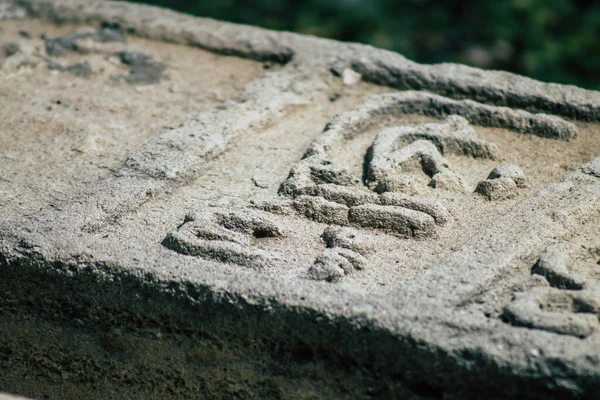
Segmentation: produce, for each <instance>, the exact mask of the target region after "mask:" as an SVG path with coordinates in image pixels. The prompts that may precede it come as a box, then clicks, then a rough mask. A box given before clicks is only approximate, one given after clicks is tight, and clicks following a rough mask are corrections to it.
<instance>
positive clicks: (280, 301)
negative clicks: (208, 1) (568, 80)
mask: <svg viewBox="0 0 600 400" xmlns="http://www.w3.org/2000/svg"><path fill="white" fill-rule="evenodd" d="M3 4H6V3H3ZM14 4H17V5H16V6H14V5H13V3H11V6H10V7H0V28H1V29H2V35H0V48H1V49H2V52H0V103H2V107H0V120H1V121H2V123H0V161H1V162H0V310H2V312H0V329H1V331H2V333H3V334H2V335H0V370H1V371H2V373H0V387H1V388H2V390H8V391H11V392H17V393H19V392H20V393H24V394H27V395H29V396H31V397H40V398H41V397H49V398H94V397H98V396H99V394H98V393H99V392H98V390H101V393H100V396H101V395H102V394H106V393H110V394H111V395H113V397H123V398H129V397H140V398H141V397H143V398H169V397H174V396H175V397H181V398H232V397H236V396H237V397H239V396H243V397H244V396H245V397H249V398H270V397H283V398H303V397H307V396H308V397H315V398H344V397H348V398H368V397H373V396H375V397H382V396H383V397H390V398H431V397H439V398H442V397H444V398H490V397H494V398H499V399H509V398H532V399H534V398H542V397H543V398H549V397H555V398H573V399H575V398H593V396H594V395H595V394H596V393H597V392H598V387H600V370H599V368H598V366H599V365H600V356H599V355H600V347H599V345H598V340H597V339H598V335H599V332H600V327H599V326H598V314H599V311H598V310H599V309H600V304H599V300H598V299H599V297H598V293H599V292H598V287H599V286H598V279H599V278H600V274H599V272H598V271H599V269H598V263H599V262H600V250H599V248H598V242H597V237H598V226H600V214H598V210H599V209H600V180H599V179H598V177H599V176H600V174H599V173H597V172H598V170H599V168H597V166H598V160H599V158H597V157H598V154H600V141H599V140H598V137H597V135H598V133H597V132H598V121H600V94H598V92H594V91H588V90H583V89H579V88H575V87H572V86H563V85H556V84H548V83H542V82H536V81H533V80H531V79H528V78H524V77H519V76H516V75H512V74H508V73H504V72H498V71H482V70H478V69H474V68H470V67H466V66H460V65H453V64H442V65H419V64H417V63H414V62H412V61H409V60H407V59H406V58H404V57H402V56H401V55H398V54H394V53H391V52H387V51H383V50H379V49H375V48H372V47H369V46H363V45H358V44H345V43H338V42H335V41H330V40H324V39H318V38H313V37H306V36H302V35H296V34H292V33H287V32H271V31H267V30H263V29H259V28H253V27H248V26H243V25H236V24H229V23H224V22H219V21H214V20H209V19H203V18H195V17H191V16H186V15H182V14H178V13H175V12H172V11H168V10H165V9H160V8H155V7H150V6H144V5H134V4H128V3H126V2H111V1H94V0H54V1H50V0H18V1H16V2H15V3H14ZM7 10H8V11H10V12H12V17H19V18H21V19H19V20H8V19H6V15H8V14H7V13H8V11H7ZM13 10H17V11H19V10H20V12H21V13H22V15H21V16H19V15H17V14H18V13H17V14H15V13H14V12H13ZM12 17H11V18H12ZM42 35H43V36H42ZM43 38H45V39H43ZM47 45H48V46H47ZM47 49H48V53H47ZM59 53H60V56H59ZM163 66H164V67H165V68H164V69H162V67H163ZM48 67H49V68H50V69H49V68H48ZM153 71H154V72H153ZM154 73H156V74H158V73H160V79H155V80H151V81H152V82H148V79H145V78H147V77H149V76H152V75H153V74H154ZM156 74H154V75H156ZM359 78H360V79H359ZM123 82H125V83H126V84H124V83H123ZM373 83H376V84H373ZM398 89H400V90H401V91H398ZM415 89H416V90H415ZM561 117H566V118H569V119H570V120H569V121H568V120H566V119H563V118H561ZM436 119H437V120H439V121H435V120H436ZM582 120H583V121H588V123H585V124H584V123H581V122H579V121H582ZM557 139H558V140H557ZM386 140H387V141H388V142H387V144H385V143H384V142H385V141H386ZM384 145H385V146H384ZM382 149H383V150H385V149H387V150H385V151H383V152H381V151H380V150H382ZM398 155H400V156H402V157H400V158H397V157H396V156H398ZM594 157H596V158H594ZM375 159H377V162H375V163H374V164H371V163H372V161H373V160H375ZM386 160H387V161H386ZM390 160H391V161H394V162H395V164H394V163H392V162H390ZM379 161H386V162H389V164H388V165H387V166H386V165H384V164H385V162H383V163H379ZM500 163H501V164H500ZM499 164H500V165H499ZM373 165H375V166H378V167H379V170H378V172H377V174H378V177H377V184H376V185H375V184H373V182H374V181H373V179H372V178H373V177H372V176H370V168H371V167H372V166H373ZM382 165H383V167H382ZM516 166H519V167H516ZM521 168H522V170H521ZM490 171H493V172H492V173H491V174H490ZM522 171H525V172H526V174H527V175H526V185H525V184H524V183H525V181H524V180H523V177H524V174H522V173H521V172H522ZM480 181H483V182H486V183H485V184H483V186H486V185H488V186H490V187H491V186H494V185H495V186H502V184H503V183H507V182H512V184H511V183H507V184H506V185H505V186H507V187H508V189H509V190H507V191H504V192H502V191H501V190H495V189H498V188H497V187H496V188H495V189H494V188H492V189H494V190H492V189H490V191H489V193H488V194H486V196H490V197H494V198H499V197H505V196H507V195H508V196H511V197H510V200H507V201H486V200H485V198H484V197H483V196H479V195H476V194H474V193H473V189H472V188H473V187H476V186H478V182H480ZM490 182H491V183H490ZM278 188H279V190H278ZM484 192H485V191H484ZM186 215H187V216H186ZM165 355H167V356H165ZM307 370H310V374H306V371H307ZM475 370H476V371H477V372H478V373H477V374H474V373H473V371H475ZM273 371H275V372H276V373H274V372H273ZM132 377H133V378H132ZM231 377H234V378H235V379H233V380H232V379H231ZM238 377H241V378H240V379H237V378H238ZM490 377H492V378H490ZM98 388H101V389H98ZM240 393H242V394H240Z"/></svg>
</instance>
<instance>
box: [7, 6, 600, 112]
mask: <svg viewBox="0 0 600 400" xmlns="http://www.w3.org/2000/svg"><path fill="white" fill-rule="evenodd" d="M15 2H16V3H17V4H19V5H20V6H22V7H24V8H25V9H26V10H27V12H28V13H29V15H32V16H37V17H40V18H43V19H46V20H50V21H57V22H88V23H92V22H100V21H105V20H111V21H118V22H119V23H120V24H121V25H122V26H123V27H124V28H126V29H129V30H131V31H133V32H134V33H135V34H137V35H140V36H143V37H147V38H151V39H155V40H163V41H169V42H175V43H181V44H187V45H190V46H197V47H200V48H203V49H206V50H209V51H212V52H215V53H219V54H231V55H236V56H240V57H247V58H251V59H255V60H261V61H265V60H269V61H275V62H279V63H287V62H289V61H292V60H294V61H295V62H297V63H299V64H303V65H313V66H322V67H327V68H334V69H339V68H345V67H352V68H353V69H355V70H356V71H358V72H359V73H360V74H361V75H362V76H363V78H364V79H365V80H367V81H370V82H374V83H377V84H381V85H385V86H389V87H393V88H397V89H413V90H426V91H429V92H433V93H437V94H440V95H444V96H447V97H450V98H454V99H466V98H469V99H472V100H476V101H479V102H482V103H487V104H494V105H500V106H508V107H513V108H522V109H525V110H529V111H533V112H547V113H550V114H557V115H562V116H565V117H568V118H573V119H578V120H583V121H599V120H600V93H598V92H595V91H591V90H585V89H581V88H577V87H575V86H568V85H560V84H553V83H544V82H539V81H535V80H533V79H529V78H525V77H523V76H519V75H515V74H511V73H508V72H501V71H483V70H481V69H477V68H471V67H467V66H463V65H458V64H436V65H420V64H418V63H415V62H412V61H410V60H408V59H406V58H405V57H403V56H402V55H400V54H397V53H393V52H390V51H385V50H380V49H375V48H373V47H371V46H365V45H358V44H344V43H338V42H335V41H332V40H326V39H318V38H311V37H305V36H302V35H298V34H292V33H287V32H281V33H277V32H272V31H268V30H264V29H260V28H254V27H249V26H245V25H237V24H231V23H225V22H218V21H215V20H211V19H207V18H196V17H190V16H187V15H184V14H180V13H177V12H173V11H169V10H165V9H161V8H157V7H151V6H145V5H137V4H127V3H121V2H111V1H86V0H15ZM332 60H333V61H332Z"/></svg>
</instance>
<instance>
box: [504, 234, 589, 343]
mask: <svg viewBox="0 0 600 400" xmlns="http://www.w3.org/2000/svg"><path fill="white" fill-rule="evenodd" d="M599 264H600V248H595V247H594V248H583V247H575V246H573V245H569V244H564V243H560V244H554V245H551V246H548V247H547V248H546V249H545V250H544V251H543V252H542V254H541V256H540V258H539V260H538V261H537V263H536V264H535V266H534V267H533V268H532V270H531V272H532V274H535V275H539V276H542V277H544V278H545V279H544V281H543V283H544V284H545V286H538V287H534V288H531V289H529V290H527V291H525V292H523V293H516V294H515V296H514V299H513V301H512V302H511V303H510V304H508V305H507V306H506V307H505V308H504V312H503V315H502V318H503V320H504V321H506V322H508V323H510V324H511V325H514V326H523V327H527V328H531V329H540V330H545V331H549V332H554V333H559V334H563V335H571V336H576V337H580V338H585V337H587V336H589V335H591V334H593V333H594V332H597V331H599V330H600V320H599V318H600V265H599Z"/></svg>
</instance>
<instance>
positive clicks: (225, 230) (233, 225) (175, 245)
mask: <svg viewBox="0 0 600 400" xmlns="http://www.w3.org/2000/svg"><path fill="white" fill-rule="evenodd" d="M284 234H285V232H284V230H283V229H282V228H280V227H279V226H278V225H277V224H276V223H274V222H272V221H271V220H269V219H268V218H266V217H264V216H262V215H259V214H258V213H257V212H256V211H252V210H230V209H218V208H214V209H208V210H203V211H200V212H197V213H192V214H188V215H187V216H186V218H185V220H184V222H183V223H182V224H181V225H180V226H179V228H178V229H177V230H175V231H173V232H170V233H169V234H168V235H167V237H166V238H165V239H164V241H163V245H164V246H165V247H167V248H169V249H171V250H174V251H176V252H178V253H181V254H186V255H193V256H201V257H204V258H208V259H213V260H217V261H221V262H230V263H234V264H238V265H243V266H247V267H251V268H262V267H264V266H266V265H269V263H272V262H273V261H274V259H275V256H274V255H273V254H272V253H271V252H266V251H264V250H261V249H257V248H254V247H253V246H252V242H253V240H255V239H262V238H274V237H280V236H283V235H284Z"/></svg>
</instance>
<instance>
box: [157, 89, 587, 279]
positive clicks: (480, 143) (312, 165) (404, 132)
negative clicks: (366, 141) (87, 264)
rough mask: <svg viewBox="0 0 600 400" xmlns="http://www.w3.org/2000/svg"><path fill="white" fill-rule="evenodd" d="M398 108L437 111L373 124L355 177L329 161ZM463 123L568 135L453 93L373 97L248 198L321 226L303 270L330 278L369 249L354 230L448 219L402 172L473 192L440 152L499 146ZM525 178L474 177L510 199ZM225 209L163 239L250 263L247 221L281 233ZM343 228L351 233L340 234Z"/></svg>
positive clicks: (352, 267) (551, 123)
mask: <svg viewBox="0 0 600 400" xmlns="http://www.w3.org/2000/svg"><path fill="white" fill-rule="evenodd" d="M404 114H421V115H427V116H435V117H440V118H444V119H443V120H442V121H441V122H440V123H429V124H421V125H418V126H391V127H386V128H384V129H382V130H381V131H380V132H379V133H378V134H377V136H376V137H375V139H374V141H373V143H372V146H371V147H370V149H369V151H368V153H367V154H366V157H365V173H364V176H363V177H358V176H356V175H355V174H353V172H352V171H351V169H350V168H349V167H348V166H347V165H345V164H344V163H342V162H338V161H336V158H335V152H336V151H337V150H338V148H339V147H340V146H343V145H344V144H345V143H346V142H349V141H351V140H352V139H354V138H356V137H358V136H360V135H362V134H363V133H364V132H366V131H367V130H368V129H369V128H371V127H373V126H376V125H379V124H382V123H386V122H387V121H389V120H390V118H391V117H397V116H400V115H404ZM470 123H475V124H479V125H483V126H489V127H501V128H506V129H512V130H514V131H517V132H523V133H532V134H536V135H539V136H544V137H551V138H555V139H563V140H566V139H568V138H571V137H573V136H575V135H576V128H575V126H574V125H573V124H571V123H569V122H566V121H564V120H562V119H560V118H558V117H554V116H549V115H545V114H531V113H528V112H525V111H521V110H512V109H509V108H506V107H494V106H489V105H484V104H479V103H476V102H473V101H470V100H463V101H456V100H451V99H447V98H444V97H441V96H436V95H432V94H429V93H424V92H413V91H408V92H400V93H389V94H383V95H375V96H372V97H370V98H369V99H368V100H367V101H366V102H364V103H363V104H362V105H360V106H358V107H355V108H354V109H352V110H349V111H348V112H345V113H343V114H341V115H339V116H337V117H335V118H334V119H333V120H331V121H330V122H329V123H328V124H327V125H326V127H325V129H324V131H323V132H322V133H321V135H319V137H318V138H317V139H316V140H314V141H313V142H312V144H311V145H310V146H309V148H308V149H307V151H306V152H305V154H304V157H303V158H302V159H301V160H300V161H298V162H297V163H296V164H295V165H294V166H293V167H292V169H291V171H290V173H289V176H288V178H287V179H286V180H285V181H284V182H283V183H282V184H281V186H280V188H279V194H280V195H281V197H279V198H276V199H270V200H267V201H262V202H252V203H251V206H252V207H253V208H257V209H261V210H263V211H268V212H271V213H276V214H283V215H295V216H299V217H302V218H306V219H308V220H312V221H316V222H319V223H324V224H327V225H330V227H328V228H327V229H326V230H325V231H324V233H323V235H322V237H323V239H324V241H325V244H326V248H325V249H324V250H323V251H322V253H321V254H320V255H319V256H317V258H316V259H315V261H314V264H313V265H312V266H311V267H310V268H309V269H308V276H309V277H310V278H312V279H317V280H325V281H337V280H339V279H341V278H342V277H344V276H346V275H348V274H351V273H353V272H354V271H357V270H361V269H363V268H365V267H366V265H367V264H368V252H365V251H364V250H360V249H359V248H358V247H357V248H353V247H352V246H350V245H349V244H348V243H351V242H352V243H355V244H356V243H358V242H360V240H359V239H358V238H359V237H362V236H361V235H359V234H358V231H357V230H356V229H354V228H371V229H376V230H382V231H384V232H386V233H390V234H393V235H395V236H399V237H402V238H426V237H433V236H435V235H436V231H437V229H438V227H441V226H443V225H445V224H447V223H449V222H451V221H452V216H451V214H450V212H449V211H448V209H447V208H446V207H445V206H444V204H443V203H442V202H440V201H439V200H437V199H433V198H428V197H419V196H413V195H411V193H414V190H413V189H411V187H410V186H411V180H410V174H412V172H413V170H414V167H415V166H417V167H418V168H420V170H421V171H422V172H423V173H424V174H426V175H427V176H428V177H429V178H430V182H429V186H431V187H433V188H434V189H436V190H448V191H458V192H467V193H471V192H473V189H472V188H470V187H468V185H467V184H466V183H465V180H464V179H463V178H462V177H461V176H460V175H459V174H458V173H456V172H454V171H453V170H452V166H451V165H450V162H449V161H448V159H447V158H446V157H445V155H447V154H455V155H459V156H464V157H469V158H472V159H492V160H493V159H496V157H497V153H498V148H497V146H496V145H495V144H494V143H490V142H487V141H485V140H481V139H479V138H477V135H476V133H475V131H474V130H473V128H472V127H471V126H470ZM524 185H525V176H524V174H523V172H522V171H521V170H520V169H519V168H518V167H517V166H514V165H505V164H501V165H500V166H498V167H497V168H495V169H494V170H493V171H492V172H491V173H490V175H489V177H488V179H487V180H485V181H483V182H481V183H480V185H478V188H477V190H476V192H478V193H481V194H483V195H485V196H487V197H488V198H489V199H490V200H497V199H503V198H509V197H512V196H513V195H514V194H515V191H516V190H517V189H518V188H520V187H523V186H524ZM225 213H226V211H223V210H212V211H206V212H204V213H201V214H199V215H196V216H194V217H193V218H190V219H189V220H187V222H186V223H184V225H182V226H181V227H180V228H179V229H178V230H177V231H175V232H172V233H170V234H169V236H167V238H166V239H165V241H164V243H163V244H164V245H165V246H167V247H169V248H170V249H173V250H175V251H178V252H180V253H183V254H191V255H198V256H202V257H205V258H211V259H216V260H220V261H224V262H232V263H236V264H240V265H248V266H252V267H257V268H258V267H262V266H265V265H267V264H268V263H269V262H271V261H273V260H272V257H270V256H269V254H267V252H265V251H262V250H260V249H257V248H253V247H252V246H250V245H249V244H248V242H249V238H251V237H252V236H253V235H254V233H253V232H254V231H253V230H252V229H251V228H249V227H250V226H261V227H262V228H260V229H262V230H264V231H265V232H270V235H271V236H273V237H277V236H280V235H281V232H280V231H279V230H278V229H276V226H273V225H270V222H269V221H267V220H264V219H260V218H258V217H253V218H254V219H252V221H254V222H251V221H250V220H248V218H251V217H250V214H246V211H235V212H233V211H231V213H238V214H235V215H238V217H237V218H246V219H245V220H244V221H245V222H244V223H243V224H237V225H236V226H232V225H231V224H230V223H228V222H227V221H228V219H227V218H231V217H227V218H226V217H225ZM232 215H233V214H232ZM261 218H262V217H261ZM258 221H260V223H259V222H258ZM267 226H270V228H268V229H267V228H265V227H267ZM340 229H341V231H338V230H340ZM350 231H351V232H353V233H352V234H351V235H352V237H353V238H354V239H353V240H352V241H349V240H346V239H348V237H349V236H348V235H350V234H349V233H348V232H350ZM334 232H337V233H335V234H334ZM341 238H346V239H345V240H342V239H341ZM365 240H366V241H367V242H369V239H365ZM359 247H360V246H359Z"/></svg>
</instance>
